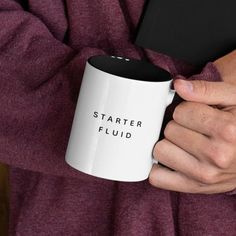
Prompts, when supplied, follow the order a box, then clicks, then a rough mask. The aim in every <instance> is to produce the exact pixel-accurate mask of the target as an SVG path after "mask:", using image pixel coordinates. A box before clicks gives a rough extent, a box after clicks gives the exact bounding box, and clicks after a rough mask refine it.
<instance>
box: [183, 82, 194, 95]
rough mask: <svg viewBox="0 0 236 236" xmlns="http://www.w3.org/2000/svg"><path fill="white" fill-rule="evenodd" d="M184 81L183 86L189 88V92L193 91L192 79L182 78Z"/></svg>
mask: <svg viewBox="0 0 236 236" xmlns="http://www.w3.org/2000/svg"><path fill="white" fill-rule="evenodd" d="M181 83H182V85H181V86H182V87H183V88H184V89H185V90H187V91H188V92H192V91H193V84H192V82H190V81H187V80H181Z"/></svg>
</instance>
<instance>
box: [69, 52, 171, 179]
mask: <svg viewBox="0 0 236 236" xmlns="http://www.w3.org/2000/svg"><path fill="white" fill-rule="evenodd" d="M171 83H172V77H171V75H170V74H169V73H168V72H167V71H165V70H163V69H161V68H159V67H157V66H155V65H152V64H151V63H148V62H147V61H145V60H136V59H130V58H123V57H117V56H106V55H105V56H104V55H102V56H100V55H98V56H93V57H90V58H89V59H88V60H87V62H86V66H85V71H84V75H83V79H82V83H81V87H80V92H79V97H78V101H77V106H76V111H75V115H74V120H73V124H72V128H71V134H70V139H69V143H68V147H67V151H66V157H65V160H66V162H67V163H68V164H69V165H70V166H71V167H73V168H75V169H77V170H79V171H81V172H84V173H86V174H89V175H93V176H96V177H100V178H104V179H109V180H116V181H130V182H133V181H142V180H145V179H147V178H148V175H149V173H150V171H151V168H152V164H153V156H152V150H153V147H154V145H155V143H156V141H157V140H158V138H159V134H160V129H161V126H162V121H163V117H164V112H165V109H166V107H167V106H168V105H169V104H170V103H171V102H172V100H173V97H174V94H175V92H174V90H172V89H171Z"/></svg>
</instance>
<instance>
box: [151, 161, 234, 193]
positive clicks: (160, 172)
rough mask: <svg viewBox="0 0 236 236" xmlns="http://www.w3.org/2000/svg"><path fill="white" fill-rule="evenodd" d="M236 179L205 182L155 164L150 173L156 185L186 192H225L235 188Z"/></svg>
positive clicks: (153, 183)
mask: <svg viewBox="0 0 236 236" xmlns="http://www.w3.org/2000/svg"><path fill="white" fill-rule="evenodd" d="M235 181H236V180H235V178H232V179H231V180H230V181H225V182H220V183H216V184H203V183H200V182H197V181H195V180H193V179H190V178H189V177H187V176H185V175H184V174H182V173H180V172H177V171H171V170H169V169H168V168H165V167H162V166H160V165H153V167H152V170H151V172H150V175H149V182H150V184H151V185H153V186H154V187H157V188H161V189H166V190H171V191H176V192H184V193H200V194H215V193H224V192H228V191H232V190H233V189H234V188H235Z"/></svg>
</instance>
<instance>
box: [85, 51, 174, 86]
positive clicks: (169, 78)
mask: <svg viewBox="0 0 236 236" xmlns="http://www.w3.org/2000/svg"><path fill="white" fill-rule="evenodd" d="M100 58H101V59H109V60H110V59H111V58H112V59H116V60H117V62H124V61H126V62H128V61H132V62H133V63H136V64H140V66H141V65H145V66H148V67H149V68H152V70H153V71H154V70H156V73H157V74H158V73H159V77H160V76H162V77H165V78H164V79H163V78H162V80H148V79H147V80H145V79H137V78H136V77H135V78H134V77H133V76H127V75H124V74H123V75H122V74H121V75H119V74H118V73H116V72H113V71H111V70H110V71H109V69H110V68H109V69H104V68H101V66H99V65H98V63H96V61H94V60H95V59H96V60H98V59H100ZM118 60H119V61H118ZM111 62H112V60H111ZM87 63H88V64H89V65H90V66H92V67H93V68H95V69H97V70H99V71H101V72H103V73H106V74H110V75H113V76H116V77H117V78H120V79H125V80H131V81H132V80H133V81H135V82H142V83H155V84H156V83H168V82H171V81H172V80H173V76H172V75H171V74H170V72H168V71H166V70H165V69H163V68H161V67H159V66H157V65H154V64H152V63H150V62H148V61H146V60H144V59H135V58H127V57H122V56H114V55H95V56H91V57H89V58H88V59H87Z"/></svg>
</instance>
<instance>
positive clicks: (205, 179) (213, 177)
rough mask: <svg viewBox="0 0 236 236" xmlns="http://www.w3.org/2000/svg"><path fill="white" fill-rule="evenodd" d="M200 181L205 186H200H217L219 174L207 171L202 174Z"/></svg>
mask: <svg viewBox="0 0 236 236" xmlns="http://www.w3.org/2000/svg"><path fill="white" fill-rule="evenodd" d="M199 180H200V182H201V183H202V184H203V185H202V184H200V185H201V186H204V185H206V184H207V185H210V184H215V183H217V182H218V172H217V171H215V170H213V169H212V170H210V169H207V170H205V171H203V172H202V173H201V175H200V178H199Z"/></svg>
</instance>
